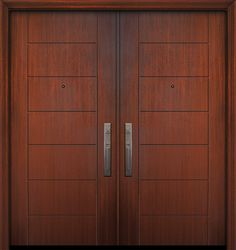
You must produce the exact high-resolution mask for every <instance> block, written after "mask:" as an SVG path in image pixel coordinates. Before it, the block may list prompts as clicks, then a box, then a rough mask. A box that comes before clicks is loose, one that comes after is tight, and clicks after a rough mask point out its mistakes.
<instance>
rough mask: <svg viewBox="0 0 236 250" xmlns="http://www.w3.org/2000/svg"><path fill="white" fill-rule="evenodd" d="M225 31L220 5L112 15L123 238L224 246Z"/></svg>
mask: <svg viewBox="0 0 236 250" xmlns="http://www.w3.org/2000/svg"><path fill="white" fill-rule="evenodd" d="M225 32H226V31H225V15H224V13H221V12H217V13H214V12H211V13H208V12H201V13H200V12H197V13H196V12H141V13H140V12H137V13H136V14H135V13H132V14H131V13H122V14H121V15H120V34H121V37H120V40H121V45H120V57H121V60H120V65H121V68H120V74H121V75H120V80H121V81H120V84H121V89H120V103H121V109H120V112H121V118H120V128H121V129H122V131H121V132H120V152H121V153H120V158H121V162H120V167H121V170H120V176H121V177H120V178H121V181H120V185H121V189H120V190H121V192H120V201H122V202H121V204H120V217H121V218H125V219H126V220H124V221H122V224H120V232H121V234H120V237H121V239H120V242H121V243H123V244H144V245H224V244H225V141H224V138H225V111H224V110H225V49H224V48H225ZM127 122H129V123H130V122H131V123H132V128H133V140H132V169H133V172H132V176H131V177H130V176H125V171H124V170H125V169H126V167H127V166H126V161H125V160H124V161H123V159H125V157H126V155H125V154H124V153H123V152H125V142H124V140H123V138H124V134H123V133H124V132H123V131H124V124H125V123H127ZM137 131H138V132H137ZM137 136H138V138H137ZM137 160H138V162H137ZM125 202H126V203H127V204H123V203H125ZM134 221H135V222H136V224H135V222H134ZM137 221H138V223H137ZM134 225H135V228H134ZM122 230H124V232H125V234H123V233H122ZM137 235H138V236H137ZM131 239H132V240H131Z"/></svg>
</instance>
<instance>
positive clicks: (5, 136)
mask: <svg viewBox="0 0 236 250" xmlns="http://www.w3.org/2000/svg"><path fill="white" fill-rule="evenodd" d="M0 27H1V31H0V35H1V42H0V81H1V84H0V103H1V108H0V119H1V124H0V176H1V178H0V188H1V191H0V221H1V223H0V249H8V248H9V245H10V242H9V237H10V230H9V229H10V221H9V217H10V211H9V210H10V197H9V196H10V188H9V179H10V176H9V166H10V165H9V152H10V150H9V148H10V146H9V145H10V141H9V131H10V128H9V116H10V115H9V95H10V93H9V88H8V84H9V61H10V55H9V53H8V51H9V43H10V41H9V34H10V32H11V30H10V27H9V17H8V8H7V7H6V4H5V3H3V1H0Z"/></svg>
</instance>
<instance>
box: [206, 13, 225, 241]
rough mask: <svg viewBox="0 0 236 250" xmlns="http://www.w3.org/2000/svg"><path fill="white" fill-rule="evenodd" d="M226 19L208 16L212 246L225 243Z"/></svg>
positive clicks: (209, 239)
mask: <svg viewBox="0 0 236 250" xmlns="http://www.w3.org/2000/svg"><path fill="white" fill-rule="evenodd" d="M225 21H226V19H225V14H224V13H211V14H210V15H209V194H208V195H209V208H208V210H209V212H208V244H209V245H217V244H220V245H223V244H224V243H225V234H222V232H225V215H226V203H225V192H226V189H225V185H226V183H225V177H226V167H225V157H226V156H225V119H226V117H225V109H226V106H225V64H226V63H225V57H226V54H225V43H226V41H225V32H226V31H225Z"/></svg>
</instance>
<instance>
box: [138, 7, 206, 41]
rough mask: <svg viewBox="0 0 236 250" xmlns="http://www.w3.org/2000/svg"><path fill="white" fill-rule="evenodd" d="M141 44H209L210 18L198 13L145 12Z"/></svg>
mask: <svg viewBox="0 0 236 250" xmlns="http://www.w3.org/2000/svg"><path fill="white" fill-rule="evenodd" d="M139 36H140V42H168V43H170V42H194V43H196V42H208V17H207V15H206V14H205V13H197V12H171V13H170V12H169V13H168V12H159V13H158V15H157V14H156V13H153V12H143V13H140V15H139Z"/></svg>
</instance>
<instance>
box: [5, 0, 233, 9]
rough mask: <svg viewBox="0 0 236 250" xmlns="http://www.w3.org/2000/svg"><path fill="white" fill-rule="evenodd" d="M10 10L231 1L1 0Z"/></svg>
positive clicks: (225, 1) (216, 5) (206, 5)
mask: <svg viewBox="0 0 236 250" xmlns="http://www.w3.org/2000/svg"><path fill="white" fill-rule="evenodd" d="M3 1H4V2H5V3H6V4H7V6H8V8H11V9H32V8H34V9H54V8H56V9H113V10H120V9H122V10H138V9H139V10H143V9H151V10H154V9H155V10H157V9H160V10H163V9H172V10H173V9H176V10H177V9H202V10H203V9H204V10H205V9H207V10H219V9H221V10H222V9H227V8H228V6H229V5H230V4H231V3H232V2H233V0H214V1H212V0H192V1H188V0H159V1H157V0H148V1H145V0H127V1H126V0H119V1H117V0H102V1H99V0H67V1H65V0H3Z"/></svg>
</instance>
